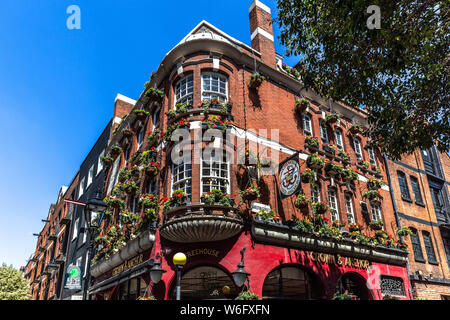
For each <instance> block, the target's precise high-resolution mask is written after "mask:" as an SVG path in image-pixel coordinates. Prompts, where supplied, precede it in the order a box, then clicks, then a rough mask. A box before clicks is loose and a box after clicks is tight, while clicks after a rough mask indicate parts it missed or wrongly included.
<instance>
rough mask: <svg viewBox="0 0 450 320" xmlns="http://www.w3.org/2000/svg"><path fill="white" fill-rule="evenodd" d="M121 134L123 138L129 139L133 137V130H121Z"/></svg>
mask: <svg viewBox="0 0 450 320" xmlns="http://www.w3.org/2000/svg"><path fill="white" fill-rule="evenodd" d="M122 134H123V136H124V137H126V138H130V137H132V136H133V134H134V132H133V129H131V128H129V129H123V130H122Z"/></svg>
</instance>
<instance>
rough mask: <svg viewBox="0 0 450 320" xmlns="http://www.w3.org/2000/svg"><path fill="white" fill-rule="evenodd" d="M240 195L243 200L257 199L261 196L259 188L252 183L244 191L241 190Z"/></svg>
mask: <svg viewBox="0 0 450 320" xmlns="http://www.w3.org/2000/svg"><path fill="white" fill-rule="evenodd" d="M239 195H240V196H241V198H242V199H243V200H248V201H251V200H256V199H257V198H258V197H259V188H258V187H256V186H254V185H252V186H250V187H248V188H247V189H245V190H243V191H239Z"/></svg>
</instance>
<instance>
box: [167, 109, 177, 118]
mask: <svg viewBox="0 0 450 320" xmlns="http://www.w3.org/2000/svg"><path fill="white" fill-rule="evenodd" d="M166 115H167V119H168V120H171V119H173V118H175V117H176V116H177V115H178V114H177V112H176V111H175V110H174V109H170V110H169V111H167V112H166Z"/></svg>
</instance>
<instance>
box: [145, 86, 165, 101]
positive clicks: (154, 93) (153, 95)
mask: <svg viewBox="0 0 450 320" xmlns="http://www.w3.org/2000/svg"><path fill="white" fill-rule="evenodd" d="M145 96H146V97H148V98H149V100H150V101H159V102H160V101H162V99H163V98H164V91H162V90H158V89H155V88H149V89H147V91H145Z"/></svg>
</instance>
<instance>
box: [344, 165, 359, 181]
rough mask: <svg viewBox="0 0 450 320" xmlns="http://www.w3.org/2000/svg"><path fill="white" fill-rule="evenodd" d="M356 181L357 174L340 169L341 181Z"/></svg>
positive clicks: (349, 170) (347, 169)
mask: <svg viewBox="0 0 450 320" xmlns="http://www.w3.org/2000/svg"><path fill="white" fill-rule="evenodd" d="M357 179H358V173H357V172H356V171H354V170H352V169H350V168H346V169H342V180H344V181H349V182H351V181H355V180H357Z"/></svg>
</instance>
